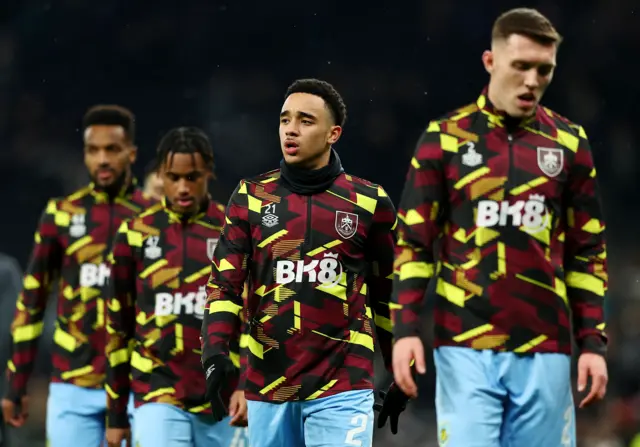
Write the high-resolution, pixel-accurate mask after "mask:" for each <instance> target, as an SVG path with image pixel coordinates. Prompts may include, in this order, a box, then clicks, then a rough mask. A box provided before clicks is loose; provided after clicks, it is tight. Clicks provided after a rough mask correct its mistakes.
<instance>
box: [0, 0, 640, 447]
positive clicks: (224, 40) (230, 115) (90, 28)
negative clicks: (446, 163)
mask: <svg viewBox="0 0 640 447" xmlns="http://www.w3.org/2000/svg"><path fill="white" fill-rule="evenodd" d="M516 3H517V2H513V1H506V0H496V1H492V2H452V1H451V2H426V1H417V0H403V1H400V2H391V3H389V2H366V3H365V2H360V1H351V2H337V1H328V2H322V3H321V4H318V5H310V4H304V5H303V6H299V5H296V6H295V7H293V6H292V4H290V3H288V2H258V1H251V0H250V1H245V2H224V1H222V0H220V1H207V0H184V1H182V2H180V6H179V7H178V6H177V4H176V3H175V2H172V1H168V0H158V1H155V2H153V4H152V5H151V4H147V2H128V1H125V0H102V1H100V2H88V1H80V0H57V1H53V0H48V1H44V0H21V1H16V0H7V1H5V2H3V5H2V6H1V7H0V147H1V150H0V183H1V185H2V186H1V188H0V192H1V194H2V200H3V202H2V207H3V212H2V219H1V222H2V231H0V252H2V255H0V284H2V287H0V299H1V301H0V343H2V351H1V353H2V355H0V360H2V362H3V363H2V364H3V365H4V364H5V359H4V358H2V357H3V356H4V353H6V343H7V342H8V339H7V337H8V334H7V330H8V325H9V324H10V319H11V315H12V313H13V311H12V309H13V307H14V306H15V298H16V294H17V292H18V290H19V288H20V281H19V276H20V272H21V271H23V270H24V268H25V267H26V262H27V258H28V254H29V250H30V248H31V245H32V242H33V230H34V229H35V225H36V222H37V219H38V216H39V214H40V212H41V211H42V209H43V207H44V205H45V203H46V200H47V198H49V197H51V196H58V195H65V194H68V193H70V192H71V191H73V190H74V189H75V188H77V187H79V186H80V185H82V184H83V183H85V182H86V181H87V176H86V173H85V170H84V167H83V162H82V152H81V135H80V132H79V126H80V119H81V116H82V114H83V113H84V112H85V110H86V109H87V108H88V107H89V106H91V105H93V104H98V103H117V104H122V105H124V106H126V107H129V108H131V109H132V110H133V111H134V112H135V113H136V115H137V127H138V130H139V131H138V141H137V144H138V146H139V154H140V160H139V162H138V165H137V167H136V170H137V173H138V174H139V175H142V173H143V168H144V166H145V164H146V163H147V162H148V161H150V160H151V159H152V157H153V154H154V147H155V145H156V144H157V142H158V138H159V137H160V135H161V134H162V133H164V132H165V131H166V130H168V129H169V128H170V127H174V126H176V125H185V124H186V125H196V126H200V127H203V128H205V129H206V130H207V131H208V132H209V134H210V135H211V138H212V141H213V142H214V144H215V151H216V165H217V181H216V183H215V185H214V188H213V189H214V195H215V196H216V198H217V199H219V200H221V201H223V202H226V199H227V197H228V195H229V194H230V192H231V191H232V189H233V188H234V186H235V185H236V184H237V182H238V180H239V179H240V178H241V177H244V176H249V175H253V174H256V173H259V172H262V171H266V170H269V169H273V168H275V167H277V163H278V161H279V158H280V157H279V149H278V139H277V130H276V126H277V115H278V112H279V107H280V105H281V101H282V97H283V94H284V91H285V89H286V87H287V85H288V84H289V83H290V82H291V81H292V80H294V79H296V78H301V77H318V78H322V79H325V80H327V81H329V82H331V83H333V84H334V85H335V86H336V88H337V89H338V90H339V91H340V92H341V93H342V95H343V96H344V98H345V101H346V103H347V107H348V113H349V117H348V121H347V125H346V128H345V135H344V137H343V139H342V140H341V142H340V143H339V145H338V146H337V147H336V149H337V150H338V151H339V153H340V156H341V158H342V161H343V164H344V165H345V168H346V169H347V170H348V171H349V172H353V173H354V174H356V175H361V176H363V177H365V178H367V179H370V180H372V181H374V182H376V183H381V184H382V185H384V186H385V188H386V189H387V191H389V193H390V195H391V197H392V198H393V199H394V200H395V201H396V202H397V199H398V198H399V196H400V193H401V188H402V185H403V181H404V176H405V172H406V169H407V167H408V163H409V160H410V156H411V153H412V151H413V149H414V144H415V142H416V141H417V138H418V136H419V134H420V132H421V131H422V130H423V129H424V127H425V125H426V124H427V122H428V120H429V119H431V118H434V117H436V116H438V115H440V114H442V113H444V112H446V111H448V110H450V109H453V108H455V107H457V106H460V105H463V104H466V103H469V102H471V101H474V100H475V98H476V96H477V95H478V94H479V92H480V90H481V89H482V87H483V86H484V84H485V82H486V75H485V73H484V72H483V71H482V66H481V63H480V55H481V52H482V51H483V50H484V49H485V47H486V46H487V44H488V41H489V34H490V27H491V24H492V22H493V20H494V19H495V17H496V16H497V15H498V14H499V13H500V12H501V11H503V10H504V9H507V8H510V7H514V6H516ZM634 3H635V0H581V1H578V0H567V1H564V2H554V1H550V0H547V1H545V0H538V1H530V2H528V3H527V4H526V6H531V7H537V8H539V9H540V10H541V11H542V12H543V13H545V14H546V15H548V16H549V17H550V18H551V19H552V20H553V21H554V23H555V25H556V26H557V28H558V29H559V31H560V32H561V33H562V34H563V35H564V37H565V42H564V43H563V44H562V46H561V49H560V54H559V61H558V62H559V68H558V71H557V74H556V78H555V80H554V82H553V84H552V85H551V87H550V89H549V91H548V93H547V96H546V98H545V100H544V102H545V104H546V105H547V106H549V107H551V108H552V109H554V110H557V111H558V112H559V113H561V114H563V115H566V116H568V117H569V118H570V119H572V120H573V121H576V122H578V123H580V124H582V125H584V126H585V128H586V130H587V133H588V134H589V137H590V139H591V141H592V145H593V150H594V154H595V159H596V165H597V168H598V172H599V177H600V182H601V186H602V189H603V191H604V197H603V201H604V208H605V212H606V216H607V219H608V227H609V231H608V238H609V267H610V290H609V295H608V301H607V304H606V311H607V319H608V327H609V334H610V339H611V348H610V357H609V366H610V376H611V380H610V387H609V398H608V400H607V401H606V402H605V403H603V404H601V405H600V406H599V407H597V408H594V409H592V410H589V411H586V410H585V411H583V410H581V411H579V412H578V414H579V416H578V428H579V433H580V440H581V443H580V445H581V446H584V447H605V446H606V447H614V446H615V447H618V446H628V445H640V441H637V444H632V439H633V437H634V436H635V434H636V433H637V432H639V431H640V424H639V419H640V270H639V269H640V250H639V249H640V238H639V236H638V234H639V233H638V232H637V230H636V228H637V225H638V222H639V221H640V202H639V201H638V197H639V196H640V194H639V193H640V176H638V174H639V173H640V155H639V154H638V142H639V141H640V131H639V130H638V126H637V125H636V120H637V117H636V115H635V113H636V109H635V107H634V106H635V104H637V91H638V89H637V79H636V78H637V73H638V69H639V68H640V66H639V65H640V60H639V59H638V58H637V57H635V56H633V55H637V54H638V52H639V50H640V8H638V6H637V5H634ZM425 325H428V320H427V321H425ZM425 327H427V326H425ZM50 332H51V331H50ZM50 332H49V337H47V333H46V332H45V337H44V339H45V340H44V341H43V343H44V344H45V346H43V350H42V359H41V361H40V367H39V368H38V371H39V378H38V379H36V380H34V383H33V385H32V387H31V395H32V399H33V402H32V404H31V423H30V426H29V427H28V428H26V429H23V430H22V432H21V434H20V436H21V437H22V438H23V441H22V442H23V443H22V444H19V445H24V446H29V447H38V446H41V445H44V440H43V439H44V438H43V432H44V414H43V412H44V408H45V400H46V374H47V370H48V366H47V363H48V360H47V354H46V344H47V343H49V341H50ZM379 376H380V378H381V379H380V380H381V382H383V381H384V380H386V379H387V378H386V377H385V374H384V373H383V372H381V374H380V375H379ZM433 383H434V380H433V377H432V376H429V375H428V376H426V377H425V378H424V379H423V383H422V384H421V385H422V392H421V397H420V399H419V400H418V401H416V402H414V403H413V404H412V405H411V407H410V409H409V410H408V411H407V412H406V413H405V414H404V415H403V418H402V420H401V422H400V433H399V434H398V435H396V436H392V435H391V434H390V433H386V430H385V431H384V432H382V433H378V434H377V437H376V441H375V442H374V446H396V445H397V446H401V445H402V446H406V445H412V446H416V447H428V446H435V445H437V443H436V434H435V423H434V422H435V417H434V414H433ZM27 438H28V439H27Z"/></svg>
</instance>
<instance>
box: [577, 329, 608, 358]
mask: <svg viewBox="0 0 640 447" xmlns="http://www.w3.org/2000/svg"><path fill="white" fill-rule="evenodd" d="M577 343H578V347H579V348H580V353H581V354H583V353H585V352H590V353H593V354H598V355H601V356H603V357H606V355H607V339H606V338H605V337H603V336H601V335H595V334H594V335H587V336H586V337H584V338H583V339H582V340H578V341H577Z"/></svg>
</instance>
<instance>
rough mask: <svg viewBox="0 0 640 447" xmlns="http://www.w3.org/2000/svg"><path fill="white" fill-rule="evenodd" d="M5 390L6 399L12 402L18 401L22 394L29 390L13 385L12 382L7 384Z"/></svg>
mask: <svg viewBox="0 0 640 447" xmlns="http://www.w3.org/2000/svg"><path fill="white" fill-rule="evenodd" d="M6 390H7V391H6V392H5V395H4V397H5V399H7V400H10V401H12V402H18V401H19V400H20V399H21V398H22V396H24V395H25V394H27V390H18V389H15V388H14V387H12V386H11V384H10V383H9V384H7V386H6Z"/></svg>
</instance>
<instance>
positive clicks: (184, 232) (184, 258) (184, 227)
mask: <svg viewBox="0 0 640 447" xmlns="http://www.w3.org/2000/svg"><path fill="white" fill-rule="evenodd" d="M187 225H188V223H182V224H181V226H180V230H181V231H182V268H181V269H180V286H182V279H183V278H184V272H185V270H186V267H187Z"/></svg>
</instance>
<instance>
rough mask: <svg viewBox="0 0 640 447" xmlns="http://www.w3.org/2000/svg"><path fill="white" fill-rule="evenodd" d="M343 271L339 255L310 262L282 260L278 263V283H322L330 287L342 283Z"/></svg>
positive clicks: (328, 254) (330, 255) (329, 254)
mask: <svg viewBox="0 0 640 447" xmlns="http://www.w3.org/2000/svg"><path fill="white" fill-rule="evenodd" d="M343 271H344V270H343V268H342V264H341V263H340V261H339V260H338V254H337V253H326V254H325V255H324V258H322V259H320V260H318V259H312V260H311V261H309V262H305V261H285V260H281V261H278V262H277V263H276V282H277V283H278V284H290V283H292V282H296V283H302V282H309V283H311V284H316V283H320V284H322V285H323V286H329V287H330V286H333V285H336V284H338V283H339V282H340V280H341V279H342V273H343Z"/></svg>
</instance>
